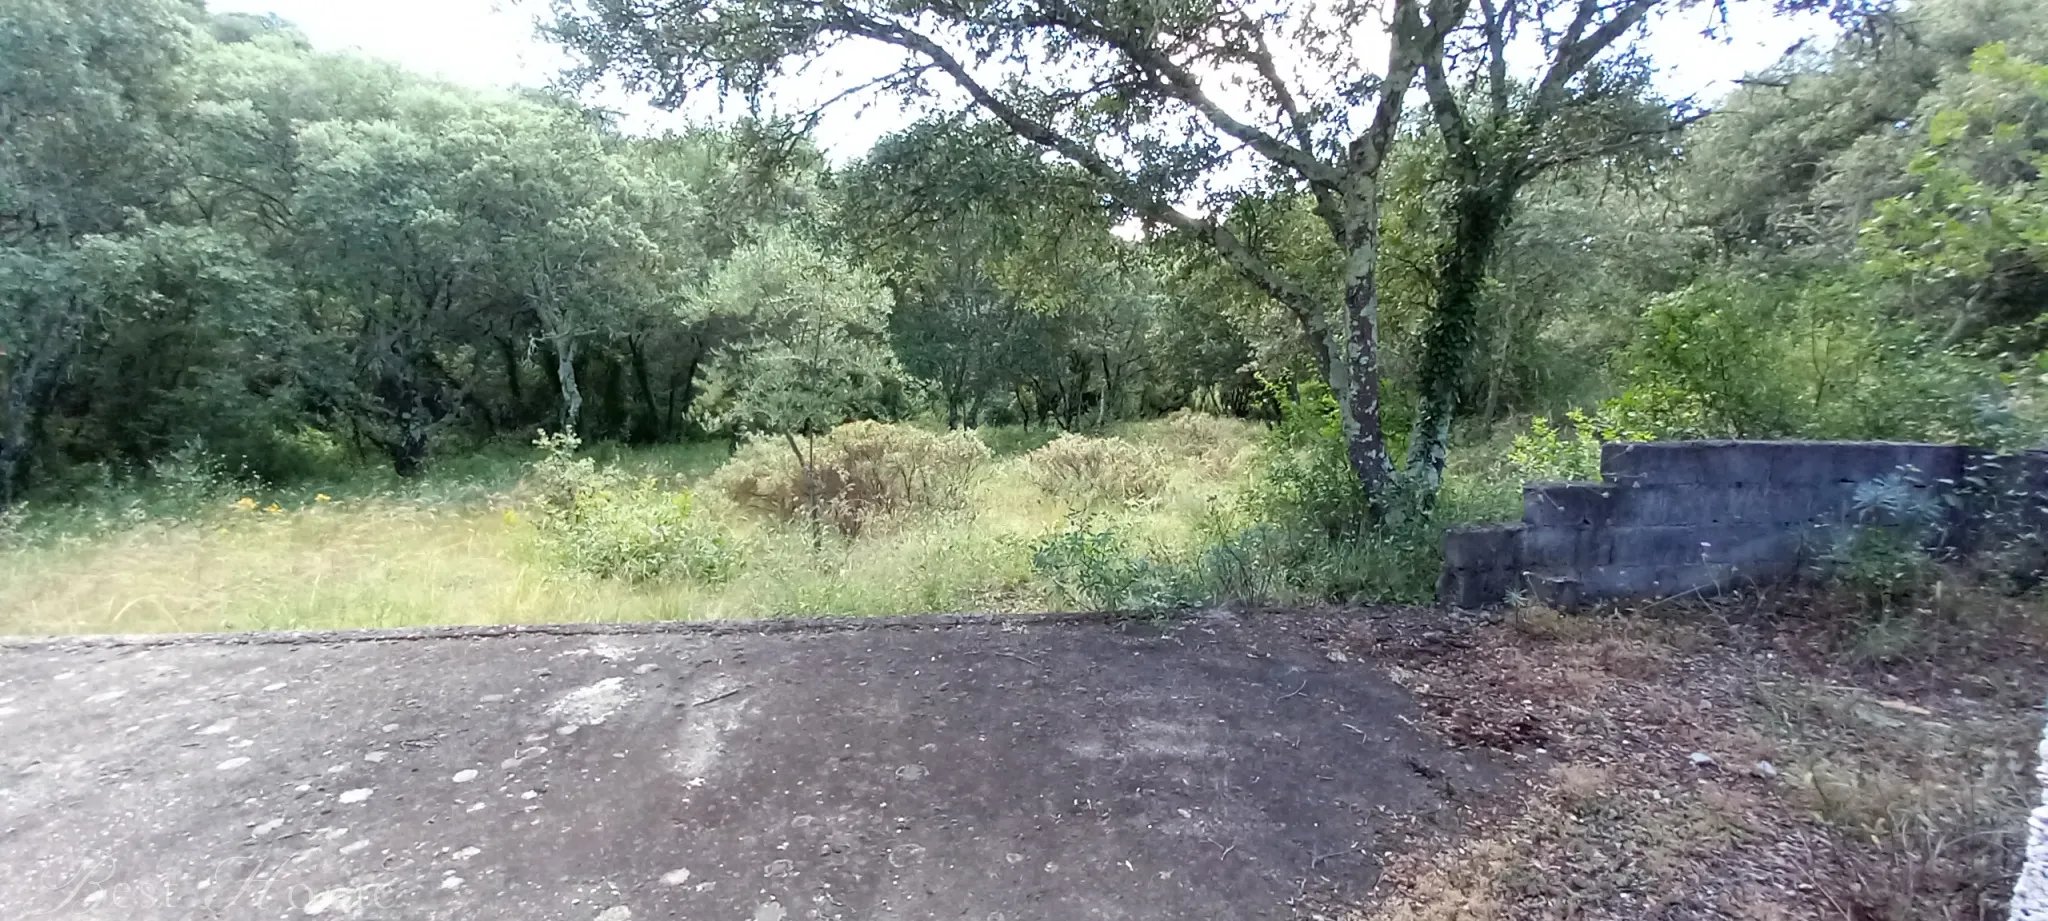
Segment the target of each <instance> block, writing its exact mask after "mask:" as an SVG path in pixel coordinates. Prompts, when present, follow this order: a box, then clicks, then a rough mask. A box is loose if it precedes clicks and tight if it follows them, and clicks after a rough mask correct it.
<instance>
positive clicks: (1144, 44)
mask: <svg viewBox="0 0 2048 921" xmlns="http://www.w3.org/2000/svg"><path fill="white" fill-rule="evenodd" d="M1466 7H1467V0H1391V2H1390V3H1388V4H1387V5H1386V7H1385V8H1384V13H1385V16H1386V20H1385V23H1386V25H1385V28H1386V34H1387V37H1388V42H1387V49H1386V52H1385V55H1384V57H1383V58H1381V59H1380V63H1378V66H1375V61H1373V60H1372V59H1371V58H1372V57H1373V56H1369V55H1365V54H1361V53H1359V52H1358V50H1357V48H1358V46H1359V43H1357V42H1355V41H1354V40H1353V35H1354V33H1355V32H1356V31H1360V30H1367V29H1375V28H1377V27H1379V24H1380V23H1379V20H1378V19H1377V14H1378V13H1379V12H1381V11H1380V10H1378V9H1368V8H1366V7H1364V6H1362V5H1355V6H1343V7H1338V8H1336V10H1335V12H1333V13H1332V14H1331V15H1330V16H1289V15H1286V14H1284V13H1272V14H1254V13H1252V12H1249V11H1246V10H1244V9H1242V8H1239V7H1236V6H1226V5H1221V4H1195V5H1191V6H1183V7H1161V6H1156V5H1129V4H1120V3H1083V4H1071V3H1066V2H1039V0H1004V2H998V3H994V4H978V5H973V6H959V5H954V4H948V3H912V4H907V5H906V4H894V3H881V2H872V0H869V2H856V3H834V4H828V5H822V6H821V5H814V4H809V3H799V2H795V0H672V2H661V3H645V2H637V0H635V2H628V0H583V2H574V0H557V2H556V10H557V12H558V21H557V23H556V24H555V26H554V31H555V33H556V34H557V35H558V36H559V37H560V38H561V39H563V40H564V41H565V42H566V43H567V44H569V45H570V46H571V47H573V48H575V49H577V50H579V51H580V52H581V53H582V54H584V55H585V56H586V58H587V60H588V64H589V68H588V69H589V70H590V71H591V72H592V73H611V74H614V75H617V76H620V77H622V78H624V80H625V81H626V82H627V83H629V84H630V85H633V86H636V87H640V88H654V89H656V90H658V98H659V99H660V101H662V102H665V103H669V104H674V103H679V102H680V101H681V100H682V99H683V98H685V97H686V96H687V95H688V94H690V93H692V92H694V91H696V90H699V89H703V88H706V87H717V88H719V89H721V90H739V91H743V92H748V93H758V92H760V91H761V90H762V89H763V88H764V87H765V85H766V83H767V82H768V80H769V79H770V78H771V77H773V76H774V75H776V74H778V73H781V72H783V71H785V70H786V69H787V68H788V67H789V66H790V65H791V64H792V63H796V62H801V61H803V60H804V59H807V58H808V57H810V56H811V55H813V54H815V53H816V52H818V51H819V50H820V49H822V48H824V47H826V46H828V45H831V44H833V43H836V42H840V41H846V40H854V41H864V42H870V43H875V44H879V45H882V46H888V47H893V48H894V49H896V50H897V51H899V52H900V53H901V54H902V55H903V64H902V66H901V67H900V68H899V69H898V70H896V71H894V72H893V73H892V74H891V75H889V76H888V77H887V78H885V79H884V80H882V81H880V84H879V85H882V86H885V87H887V88H889V89H892V90H894V91H897V92H899V93H902V94H904V95H908V96H917V95H920V94H924V93H927V92H931V91H932V88H931V87H930V85H929V81H930V77H931V76H932V75H934V74H936V75H940V76H941V77H943V78H944V80H945V81H946V82H947V83H949V84H950V86H951V87H953V88H954V89H956V90H957V91H959V92H961V93H964V94H965V95H966V97H967V98H968V99H969V100H971V102H972V104H973V105H975V106H976V107H978V108H979V109H980V110H982V111H983V112H985V113H987V114H988V115H989V116H990V117H992V118H994V119H995V120H996V121H998V122H1000V123H1001V124H1002V125H1003V126H1004V127H1005V128H1007V129H1008V130H1009V131H1011V132H1012V133H1014V134H1016V135H1017V136H1019V137H1021V138H1023V139H1025V140H1027V141H1030V142H1032V143H1033V144H1036V145H1038V146H1039V147H1041V148H1043V149H1045V150H1048V151H1050V152H1052V153H1054V154H1057V155H1058V156H1060V157H1063V158H1064V159H1066V160H1067V161H1069V162H1071V163H1073V164H1074V165H1076V166H1078V167H1080V168H1081V169H1083V170H1085V171H1086V172H1087V173H1088V174H1089V175H1090V176H1091V177H1092V178H1093V179H1094V180H1095V181H1096V182H1097V183H1098V184H1099V188H1100V189H1101V191H1102V192H1103V194H1105V195H1107V196H1108V197H1109V198H1110V199H1111V200H1112V201H1114V202H1115V203H1116V204H1117V205H1118V206H1119V207H1120V208H1122V209H1124V210H1125V211H1127V212H1129V213H1131V214H1135V215H1136V216H1138V217H1140V218H1142V219H1144V220H1146V221H1148V222H1152V223H1155V224H1159V225H1164V226H1166V227H1169V228H1173V229H1176V230H1179V231H1181V232H1185V233H1187V234H1189V235H1192V236H1194V237H1196V238H1198V239H1201V240H1202V241H1204V242H1205V243H1207V244H1208V245H1209V246H1211V247H1214V248H1215V250H1216V251H1217V252H1218V253H1219V254H1221V256H1222V258H1224V259H1225V260H1227V261H1228V262H1229V263H1230V264H1231V265H1232V266H1233V268H1235V269H1236V270H1237V271H1239V272H1241V273H1243V274H1244V275H1245V276H1246V277H1247V278H1248V279H1250V280H1251V281H1252V282H1253V283H1254V284H1256V285H1257V286H1258V287H1259V288H1260V290H1262V291H1263V292H1264V293H1266V294H1267V295H1269V296H1271V297H1273V298H1274V299H1275V300H1276V301H1278V302H1279V303H1280V304H1281V305H1282V306H1283V307H1284V308H1285V309H1286V310H1287V311H1288V312H1289V313H1290V314H1292V316H1293V317H1294V319H1295V320H1296V322H1298V323H1299V324H1300V326H1301V329H1302V332H1303V334H1304V336H1305V337H1306V339H1307V341H1308V345H1309V348H1310V350H1311V352H1312V353H1313V354H1314V355H1315V358H1316V364H1317V365H1318V367H1319V369H1320V370H1321V372H1322V373H1323V375H1324V377H1325V379H1326V380H1327V381H1328V382H1329V383H1330V386H1331V390H1332V391H1333V392H1334V393H1336V394H1338V395H1339V398H1340V400H1341V403H1342V406H1343V412H1342V414H1341V415H1342V419H1343V428H1344V432H1345V436H1346V442H1347V457H1348V459H1349V462H1350V464H1351V467H1352V469H1353V471H1354V473H1355V474H1356V475H1357V476H1358V478H1359V480H1360V481H1361V483H1362V484H1364V486H1365V487H1366V489H1367V491H1368V492H1369V493H1370V494H1371V495H1372V496H1374V497H1375V500H1376V501H1378V500H1381V499H1383V498H1384V495H1385V493H1386V492H1387V488H1388V487H1389V485H1390V484H1391V480H1392V477H1393V471H1394V463H1393V460H1392V458H1391V457H1390V456H1389V455H1388V452H1387V447H1386V442H1385V438H1384V435H1383V433H1382V431H1381V426H1380V374H1381V362H1380V338H1379V336H1380V334H1379V321H1380V318H1379V311H1380V299H1379V291H1378V288H1377V286H1376V284H1375V276H1374V273H1375V268H1376V260H1377V256H1378V242H1379V222H1378V211H1377V209H1378V204H1379V200H1378V194H1379V175H1380V171H1381V168H1382V166H1383V164H1384V163H1385V162H1386V159H1387V155H1388V153H1389V151H1390V149H1391V148H1392V146H1393V144H1394V141H1395V138H1396V136H1397V134H1398V129H1399V127H1400V120H1401V112H1402V103H1403V99H1404V98H1405V95H1406V93H1407V91H1408V88H1409V85H1410V83H1411V82H1412V81H1413V79H1414V78H1415V76H1416V75H1417V74H1418V73H1419V72H1420V71H1421V70H1422V68H1423V67H1424V65H1425V63H1426V62H1428V61H1430V60H1432V59H1435V58H1437V57H1440V56H1441V54H1442V50H1443V44H1444V41H1445V38H1446V36H1447V35H1448V34H1449V33H1450V31H1451V30H1452V29H1454V28H1456V27H1457V26H1458V25H1459V24H1460V23H1461V22H1462V21H1463V19H1464V17H1465V11H1466ZM1275 41H1287V42H1291V43H1292V45H1293V46H1294V50H1296V51H1297V52H1298V53H1299V55H1300V64H1301V68H1300V69H1302V70H1304V71H1308V72H1313V73H1316V74H1317V75H1318V76H1319V77H1320V78H1321V81H1320V82H1318V83H1315V84H1310V83H1307V82H1305V81H1300V80H1293V79H1290V78H1289V77H1288V76H1287V74H1286V70H1288V69H1290V68H1289V67H1288V66H1287V65H1286V64H1285V63H1283V58H1282V57H1281V55H1280V54H1278V53H1276V50H1275V47H1274V42H1275ZM1232 79H1240V80H1242V81H1243V83H1244V87H1245V89H1244V91H1243V92H1242V93H1238V94H1236V95H1241V96H1243V97H1244V98H1243V99H1241V100H1237V99H1227V97H1224V96H1222V95H1220V94H1219V92H1218V90H1217V87H1219V86H1223V85H1228V84H1229V83H1230V81H1231V80H1232ZM1234 106H1242V107H1245V108H1248V109H1249V110H1250V111H1252V112H1254V113H1255V114H1253V115H1252V116H1249V117H1240V116H1239V115H1237V114H1234V113H1233V111H1232V109H1233V107H1234ZM1267 175H1273V176H1276V177H1278V182H1279V184H1281V185H1283V186H1289V187H1294V188H1298V189H1302V190H1304V192H1305V194H1308V195H1310V196H1311V197H1312V200H1313V201H1314V202H1315V206H1314V213H1315V215H1316V216H1317V217H1318V219H1320V221H1321V222H1322V224H1323V226H1324V230H1325V232H1326V233H1327V234H1328V236H1329V237H1330V239H1332V240H1333V241H1335V244H1336V246H1337V248H1338V249H1339V251H1340V252H1341V253H1342V256H1343V261H1342V277H1341V285H1340V287H1341V290H1342V295H1341V297H1340V298H1338V299H1336V302H1335V303H1332V302H1331V300H1330V299H1326V298H1319V297H1317V296H1315V295H1314V294H1312V293H1311V291H1312V288H1313V285H1312V283H1311V282H1310V281H1308V280H1305V279H1302V278H1299V277H1294V276H1292V275H1290V274H1289V273H1287V272H1286V271H1284V270H1283V269H1282V268H1281V264H1282V263H1281V261H1280V260H1279V259H1278V258H1277V254H1275V253H1273V252H1270V251H1262V250H1260V249H1257V248H1255V247H1254V246H1252V245H1249V244H1248V243H1247V241H1246V240H1244V239H1243V238H1241V237H1239V236H1238V235H1237V234H1236V233H1235V232H1233V231H1232V230H1231V229H1230V227H1229V226H1228V225H1227V224H1226V223H1225V222H1224V221H1223V220H1220V219H1218V218H1217V217H1214V216H1211V215H1213V214H1216V213H1219V212H1227V211H1228V205H1229V203H1230V202H1232V201H1235V200H1237V199H1239V198H1241V197H1243V196H1245V195H1247V194H1250V193H1251V192H1253V191H1254V190H1256V189H1258V188H1260V187H1262V185H1263V184H1264V178H1265V177H1266V176H1267ZM1243 177H1249V178H1243ZM1203 196H1206V198H1207V204H1209V205H1211V206H1212V207H1208V208H1206V209H1201V210H1198V209H1195V208H1188V207H1181V206H1180V203H1181V202H1184V201H1187V200H1189V199H1193V198H1197V197H1203ZM1204 210H1206V211H1207V212H1208V213H1207V214H1205V213H1203V211H1204Z"/></svg>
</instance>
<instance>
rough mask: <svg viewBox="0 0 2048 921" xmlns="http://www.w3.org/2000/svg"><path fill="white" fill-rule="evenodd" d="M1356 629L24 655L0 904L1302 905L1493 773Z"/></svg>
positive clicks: (122, 917)
mask: <svg viewBox="0 0 2048 921" xmlns="http://www.w3.org/2000/svg"><path fill="white" fill-rule="evenodd" d="M1362 629H1366V626H1365V624H1364V622H1363V621H1360V622H1357V623H1352V624H1347V623H1346V622H1344V621H1331V620H1328V619H1309V618H1289V617H1277V616H1271V615H1267V616H1259V617H1238V616H1232V615H1220V614H1219V615H1205V616H1198V617H1194V618H1191V619H1188V620H1185V621H1181V622H1178V623H1176V624H1174V625H1171V626H1167V627H1163V628H1160V627H1147V628H1127V627H1124V626H1119V625H1117V624H1115V623H1113V622H1110V621H1107V620H1103V619H1087V618H1082V619H1078V620H1077V619H1073V618H1067V619H1042V620H1024V621H1017V620H989V619H975V618H933V619H923V620H919V619H910V620H903V621H890V622H858V621H856V622H847V623H841V624H835V625H827V626H816V625H811V626H805V625H798V626H795V627H791V626H789V625H780V626H775V625H766V626H759V627H748V626H739V627H734V626H730V625H728V626H723V627H719V628H713V629H690V628H677V627H650V628H639V629H635V628H624V629H610V630H595V631H578V630H562V631H555V632H543V631H519V630H512V631H481V632H466V631H459V630H455V631H448V630H444V631H427V632H423V633H386V634H317V633H315V634H297V635H291V636H282V637H280V636H268V637H262V636H239V637H193V638H179V639H173V640H157V641H147V642H141V643H132V642H123V641H106V640H101V641H94V640H87V641H55V642H43V643H25V644H14V645H10V646H6V647H0V740H4V741H0V868H4V870H5V871H6V872H5V873H0V917H5V918H9V919H14V918H36V917H53V918H67V919H68V918H81V919H99V918H104V919H117V921H157V919H164V921H173V919H175V921H187V919H202V918H206V919H211V918H220V919H259V918H260V919H279V918H298V917H307V916H312V917H323V918H350V919H377V921H387V919H388V921H397V919H456V918H463V919H468V918H480V919H501V918H502V919H512V921H552V919H571V921H593V919H596V921H624V919H629V918H630V919H654V918H664V919H665V918H675V919H690V921H724V919H731V921H781V919H805V918H847V919H925V918H933V919H941V918H942V919H956V918H964V919H974V921H992V919H1002V921H1024V919H1044V921H1078V919H1094V918H1103V919H1110V918H1117V919H1122V918H1130V919H1141V918H1142V919H1154V918H1157V919H1203V918H1216V919H1253V918H1289V917H1298V916H1306V915H1307V914H1308V913H1309V912H1310V911H1311V906H1315V905H1327V904H1330V900H1332V899H1334V900H1338V901H1342V900H1345V899H1350V898H1357V897H1360V896H1362V895H1363V894H1364V892H1365V891H1366V890H1367V889H1368V888H1369V887H1370V886H1371V884H1372V882H1373V881H1374V880H1375V879H1376V877H1377V863H1376V859H1377V855H1378V854H1380V853H1381V852H1383V851H1385V850H1387V849H1389V848H1391V847H1394V846H1396V844H1397V842H1398V840H1399V838H1400V837H1402V835H1403V833H1404V831H1405V830H1409V829H1413V828H1416V827H1418V826H1419V827H1423V828H1427V827H1429V826H1431V825H1433V824H1441V825H1450V824H1453V823H1454V821H1455V817H1454V812H1455V801H1457V800H1459V799H1462V798H1463V797H1464V795H1465V793H1466V791H1468V790H1470V789H1473V788H1475V787H1476V786H1479V785H1481V783H1482V781H1481V780H1480V778H1482V777H1484V776H1486V775H1487V773H1488V772H1487V770H1486V769H1485V768H1484V766H1482V765H1477V764H1474V763H1468V762H1467V760H1466V756H1463V755H1459V754H1454V753H1451V752H1447V751H1445V750H1444V749H1443V748H1442V746H1441V744H1440V743H1438V742H1436V741H1434V740H1432V739H1429V738H1427V737H1425V736H1424V735H1422V734H1420V733H1418V732H1417V731H1415V730H1412V729H1410V728H1408V725H1407V723H1406V722H1405V721H1404V719H1403V718H1404V717H1406V716H1409V715H1410V714H1411V712H1412V711H1411V710H1410V707H1409V704H1408V702H1407V700H1406V698H1405V696H1404V695H1403V694H1402V692H1401V691H1400V690H1399V689H1398V688H1396V687H1395V686H1394V685H1392V684H1391V683H1390V682H1389V681H1387V680H1386V679H1385V678H1384V677H1383V676H1382V675H1381V674H1380V672H1379V671H1378V668H1377V667H1376V666H1374V665H1372V664H1370V663H1365V664H1360V663H1357V662H1355V661H1344V662H1337V661H1333V660H1332V658H1331V657H1329V656H1326V654H1325V649H1324V648H1319V647H1318V645H1317V640H1318V639H1319V638H1324V637H1328V636H1330V635H1332V631H1343V630H1362ZM1338 658H1343V657H1338Z"/></svg>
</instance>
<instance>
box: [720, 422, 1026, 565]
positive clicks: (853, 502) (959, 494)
mask: <svg viewBox="0 0 2048 921" xmlns="http://www.w3.org/2000/svg"><path fill="white" fill-rule="evenodd" d="M810 453H811V458H812V470H811V475H810V477H809V478H806V477H805V475H804V471H803V466H802V464H800V463H799V462H798V460H797V457H796V455H795V454H794V453H793V452H791V451H790V450H789V448H788V446H787V444H786V443H784V442H781V441H776V440H773V439H757V440H754V441H751V442H748V443H747V444H745V445H743V446H741V448H740V450H739V453H737V454H735V455H734V456H733V458H732V460H730V461H727V462H726V464H725V465H724V466H722V467H720V468H718V470H717V471H716V472H715V473H713V474H712V475H711V477H710V479H709V480H708V481H707V483H708V485H709V486H710V488H713V489H716V490H718V491H720V492H721V493H723V494H724V495H725V496H726V497H727V498H729V499H731V500H732V501H733V502H735V503H737V504H739V505H741V506H744V507H748V508H755V509H762V510H765V511H768V512H770V513H772V514H774V515H776V516H778V517H780V518H782V519H784V520H787V521H800V520H804V519H806V518H808V517H809V516H810V515H812V514H813V512H815V513H816V514H817V515H818V516H819V517H820V519H821V520H822V521H824V522H825V523H828V524H830V525H832V526H833V527H834V528H836V529H837V530H838V531H839V532H840V533H841V534H844V535H846V536H848V537H853V536H857V535H859V534H861V533H863V532H864V531H867V530H869V529H871V528H873V527H874V526H876V525H877V524H881V523H884V522H889V521H894V520H896V519H899V518H901V517H902V516H904V515H906V514H909V513H912V512H928V511H948V510H954V509H959V508H962V507H964V506H965V505H966V504H967V500H968V498H969V494H970V492H971V491H972V489H973V487H974V484H975V482H976V476H977V474H979V473H980V472H981V470H982V468H983V467H984V466H985V465H986V464H987V463H988V461H989V458H990V456H991V454H990V451H989V449H988V446H987V445H985V444H983V443H982V442H981V439H980V438H979V437H978V436H976V435H975V434H974V433H973V432H964V431H962V432H946V433H937V432H929V431H926V430H924V429H921V428H918V427H916V426H914V425H909V424H905V423H882V422H849V423H847V424H845V425H842V426H840V427H838V428H836V429H833V430H832V431H831V433H829V434H827V435H826V436H825V437H823V438H820V439H818V440H817V443H816V444H815V445H814V446H812V447H811V449H810Z"/></svg>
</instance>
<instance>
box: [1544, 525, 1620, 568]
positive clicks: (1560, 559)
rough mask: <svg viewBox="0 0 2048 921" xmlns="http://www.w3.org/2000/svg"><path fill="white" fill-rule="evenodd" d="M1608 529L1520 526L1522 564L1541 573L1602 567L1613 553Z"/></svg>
mask: <svg viewBox="0 0 2048 921" xmlns="http://www.w3.org/2000/svg"><path fill="white" fill-rule="evenodd" d="M1611 533H1612V532H1611V531H1610V530H1609V529H1607V528H1597V527H1553V528H1538V527H1528V528H1524V529H1522V534H1521V541H1522V554H1521V560H1522V566H1523V568H1526V569H1532V570H1538V571H1542V572H1561V571H1566V570H1572V569H1577V568H1580V567H1583V566H1601V565H1605V564H1606V563H1607V562H1608V559H1609V557H1610V556H1611V555H1612V552H1613V542H1612V541H1611V540H1610V538H1609V535H1610V534H1611Z"/></svg>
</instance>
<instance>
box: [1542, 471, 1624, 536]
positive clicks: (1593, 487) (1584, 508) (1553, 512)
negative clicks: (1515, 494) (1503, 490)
mask: <svg viewBox="0 0 2048 921" xmlns="http://www.w3.org/2000/svg"><path fill="white" fill-rule="evenodd" d="M1614 491H1615V487H1614V485H1613V484H1611V483H1564V482H1536V483H1530V484H1528V485H1526V486H1523V487H1522V522H1523V523H1524V524H1527V525H1531V526H1534V527H1581V526H1588V525H1600V524H1606V523H1607V514H1608V503H1609V500H1610V499H1611V497H1612V496H1613V493H1614Z"/></svg>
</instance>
